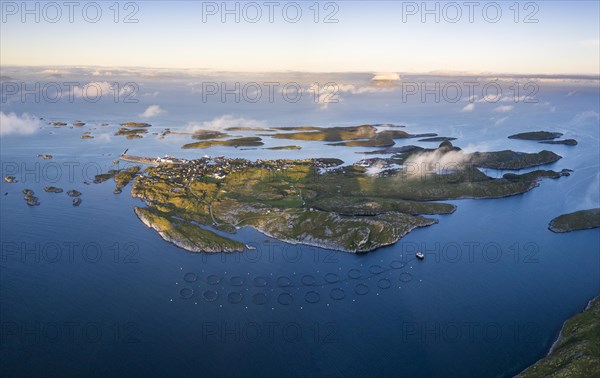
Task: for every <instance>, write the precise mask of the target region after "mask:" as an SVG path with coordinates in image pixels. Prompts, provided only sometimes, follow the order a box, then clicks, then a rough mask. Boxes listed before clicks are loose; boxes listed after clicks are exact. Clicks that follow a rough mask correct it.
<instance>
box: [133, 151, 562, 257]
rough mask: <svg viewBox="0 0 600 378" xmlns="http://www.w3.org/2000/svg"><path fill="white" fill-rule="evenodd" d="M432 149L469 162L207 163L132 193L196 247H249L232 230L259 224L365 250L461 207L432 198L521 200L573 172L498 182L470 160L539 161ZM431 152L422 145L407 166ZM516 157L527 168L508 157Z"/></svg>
mask: <svg viewBox="0 0 600 378" xmlns="http://www.w3.org/2000/svg"><path fill="white" fill-rule="evenodd" d="M425 152H426V153H433V154H434V155H436V156H438V157H441V158H443V157H444V156H445V155H446V154H453V155H448V156H449V157H455V155H454V154H462V155H460V156H463V157H465V156H466V157H467V158H466V159H465V160H464V162H463V163H462V164H461V165H459V166H453V169H452V170H449V171H444V170H441V171H439V170H435V169H434V170H430V171H426V172H418V173H416V172H414V171H412V170H411V169H408V168H407V167H405V166H400V167H397V168H394V167H392V166H391V165H387V166H386V165H384V168H382V169H377V170H376V171H374V172H373V171H372V168H373V166H371V165H370V164H381V163H382V161H381V160H382V159H373V160H372V161H367V162H365V163H364V165H359V164H353V165H349V166H343V165H342V162H341V161H339V160H338V159H299V160H290V159H279V160H257V161H249V160H245V159H240V158H224V157H218V158H215V159H210V158H208V157H204V158H202V159H197V160H191V161H187V160H177V161H176V162H174V163H159V164H157V166H152V167H148V168H146V169H145V171H144V174H143V175H138V176H137V178H136V179H135V182H134V184H133V188H132V191H131V195H132V196H133V197H136V198H139V199H141V200H142V201H143V203H144V204H145V205H146V207H141V206H136V207H135V209H134V211H135V213H136V214H137V216H138V217H139V218H140V220H142V222H144V224H146V225H147V226H148V227H151V228H153V229H154V230H156V231H157V232H158V233H159V235H160V236H161V237H163V238H164V239H165V240H167V241H169V242H172V243H174V244H175V245H178V246H180V247H182V248H184V249H186V250H188V251H192V252H199V251H207V252H218V251H221V252H233V251H240V250H242V249H243V248H242V247H241V246H240V244H237V242H236V241H235V240H234V239H231V238H230V237H228V236H226V234H230V235H234V234H235V233H236V230H237V229H239V228H241V227H252V228H254V229H256V230H258V231H259V232H261V233H263V234H265V235H267V236H270V237H273V238H276V239H278V240H281V241H285V242H288V243H292V244H304V245H311V246H317V247H322V248H326V249H332V250H338V251H345V252H352V253H361V252H369V251H373V250H376V249H378V248H380V247H382V246H386V245H390V244H394V243H396V242H397V241H398V240H400V239H401V238H402V237H403V236H404V235H406V234H407V233H409V232H411V231H412V230H414V229H416V228H419V227H427V226H431V225H434V224H436V223H437V222H438V219H436V218H431V217H430V216H431V215H441V214H451V213H452V212H453V211H454V210H455V207H454V206H453V205H450V204H446V203H441V202H432V201H443V200H453V199H462V198H474V199H478V198H501V197H506V196H513V195H518V194H522V193H525V192H528V191H530V190H532V189H533V188H535V187H536V186H538V185H539V181H540V180H541V179H545V178H551V179H558V178H560V177H564V176H567V175H568V174H567V173H568V172H565V171H561V172H555V171H552V170H536V171H532V172H528V173H525V174H517V173H510V174H505V175H504V176H503V177H501V178H493V177H489V176H487V175H486V174H484V173H483V172H482V171H480V170H479V169H478V168H477V166H475V165H473V164H469V162H470V160H475V161H480V160H481V159H482V158H481V156H486V157H485V159H483V161H484V162H485V164H486V165H489V166H506V165H509V166H515V167H519V166H531V164H534V163H536V162H535V161H534V160H536V159H533V160H532V158H531V157H529V155H523V154H521V153H511V154H505V153H501V154H492V155H489V156H488V155H481V153H479V154H480V155H476V156H478V158H477V159H469V158H468V157H469V156H470V155H469V154H463V153H462V151H460V149H459V148H458V147H454V146H452V144H451V143H450V142H444V143H442V144H441V145H440V147H438V148H437V149H433V150H427V151H425ZM423 153H424V151H423V149H421V150H419V149H416V150H415V149H412V150H411V152H410V153H408V152H407V153H405V154H406V156H403V160H404V161H405V162H406V161H411V159H417V158H419V156H420V154H423ZM546 155H547V154H541V157H539V159H540V161H542V160H547V159H546ZM514 156H517V160H516V162H518V164H517V163H516V162H515V161H513V162H511V163H510V164H508V163H506V162H503V161H502V160H503V159H513V158H514ZM524 156H525V157H526V158H523V157H524ZM211 228H212V229H211ZM217 231H220V232H222V233H225V235H223V234H218V233H217Z"/></svg>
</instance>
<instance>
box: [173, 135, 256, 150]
mask: <svg viewBox="0 0 600 378" xmlns="http://www.w3.org/2000/svg"><path fill="white" fill-rule="evenodd" d="M262 145H264V143H263V142H262V139H261V138H259V137H243V138H235V139H227V140H214V139H211V140H203V141H201V142H195V143H188V144H185V145H183V146H182V147H181V148H184V149H190V148H209V147H213V146H225V147H236V148H237V147H253V146H262Z"/></svg>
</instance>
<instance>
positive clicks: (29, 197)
mask: <svg viewBox="0 0 600 378" xmlns="http://www.w3.org/2000/svg"><path fill="white" fill-rule="evenodd" d="M23 195H24V196H23V199H24V200H25V202H27V204H28V205H29V206H39V205H40V201H39V200H38V198H37V197H36V196H35V193H34V192H33V190H31V189H23Z"/></svg>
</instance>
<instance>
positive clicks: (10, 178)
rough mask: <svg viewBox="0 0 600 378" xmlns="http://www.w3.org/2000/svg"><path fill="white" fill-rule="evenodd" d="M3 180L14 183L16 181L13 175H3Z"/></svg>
mask: <svg viewBox="0 0 600 378" xmlns="http://www.w3.org/2000/svg"><path fill="white" fill-rule="evenodd" d="M4 182H6V183H9V184H15V183H17V182H18V181H17V178H16V177H15V176H4Z"/></svg>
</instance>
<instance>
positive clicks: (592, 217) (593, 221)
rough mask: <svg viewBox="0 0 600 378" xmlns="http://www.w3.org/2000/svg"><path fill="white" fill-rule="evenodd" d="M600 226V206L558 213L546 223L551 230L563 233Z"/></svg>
mask: <svg viewBox="0 0 600 378" xmlns="http://www.w3.org/2000/svg"><path fill="white" fill-rule="evenodd" d="M597 227H600V208H595V209H589V210H580V211H576V212H574V213H569V214H563V215H560V216H558V217H556V218H554V219H552V221H550V224H549V225H548V228H549V229H550V231H552V232H557V233H565V232H571V231H578V230H587V229H591V228H597Z"/></svg>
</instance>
